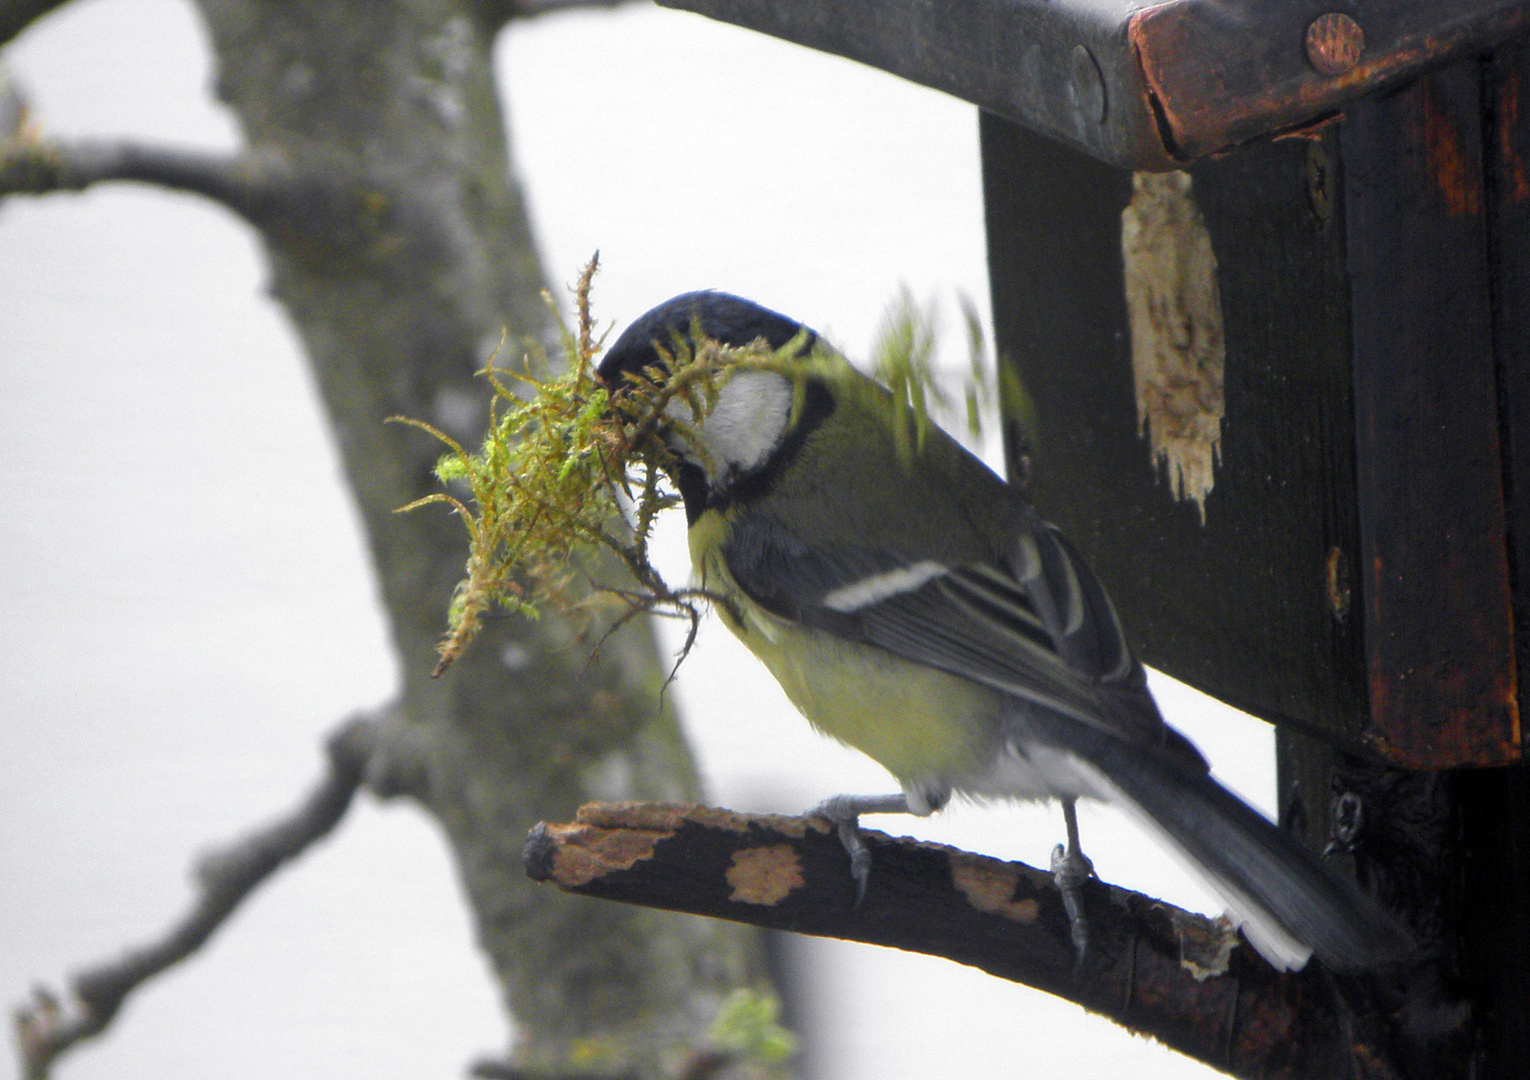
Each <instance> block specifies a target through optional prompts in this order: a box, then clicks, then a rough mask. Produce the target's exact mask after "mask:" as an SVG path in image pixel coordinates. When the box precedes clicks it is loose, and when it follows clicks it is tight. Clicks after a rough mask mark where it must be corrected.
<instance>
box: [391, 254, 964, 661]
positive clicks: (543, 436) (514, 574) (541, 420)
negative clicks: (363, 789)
mask: <svg viewBox="0 0 1530 1080" xmlns="http://www.w3.org/2000/svg"><path fill="white" fill-rule="evenodd" d="M598 263H599V256H598V255H597V256H596V258H594V259H591V260H590V263H589V265H588V266H586V267H585V269H584V272H583V273H582V274H581V275H580V277H579V281H578V284H577V285H576V286H575V290H574V295H575V303H576V313H577V314H576V319H577V321H576V324H575V326H574V327H573V328H572V329H570V328H569V326H568V325H567V324H566V323H565V322H564V321H563V319H562V318H561V316H559V315H558V313H557V309H556V307H554V308H553V311H554V317H555V318H557V320H558V327H559V331H560V337H561V341H562V351H563V358H564V363H563V370H562V374H560V375H558V376H556V377H548V378H538V377H537V376H536V375H534V374H533V373H532V365H531V362H530V359H529V358H527V359H525V360H524V361H523V364H522V370H521V371H513V370H509V369H505V368H496V367H494V366H493V358H492V357H491V358H490V364H489V366H488V367H486V368H485V370H484V371H483V375H484V376H485V378H486V379H487V381H488V383H489V387H490V389H491V394H492V397H491V401H490V424H489V430H488V434H487V435H486V436H485V438H484V442H483V445H482V446H481V447H480V448H479V449H478V450H477V451H470V450H468V449H466V448H465V447H463V446H462V445H461V444H460V443H458V442H457V441H456V440H454V439H452V438H451V436H449V435H447V434H445V433H444V432H442V431H440V430H439V429H437V428H435V427H433V426H432V425H430V424H427V423H425V422H423V421H420V420H415V419H410V418H407V417H394V418H393V419H394V420H395V421H396V422H399V423H404V424H409V425H411V426H413V427H417V428H420V429H422V430H424V431H427V432H429V433H430V434H431V435H433V436H434V437H435V438H437V439H439V440H441V442H442V443H443V444H445V445H446V447H447V449H448V452H447V453H446V454H445V455H443V456H442V458H441V460H440V461H439V462H438V463H437V465H436V470H435V472H436V477H437V479H439V480H440V481H441V482H442V484H443V485H446V486H448V487H453V488H456V489H458V490H459V491H460V490H461V489H462V488H465V489H466V492H465V495H464V496H463V497H459V495H458V494H454V493H452V492H437V493H435V494H432V495H427V496H425V497H424V498H422V499H417V500H415V501H414V502H412V503H410V504H409V505H408V506H405V507H402V508H401V510H403V511H410V510H416V509H418V508H420V507H423V506H429V505H433V504H436V503H441V504H444V505H446V506H449V507H450V508H451V509H452V510H454V511H455V512H456V513H457V515H458V516H459V517H460V518H461V519H462V522H463V525H464V526H465V527H466V529H467V533H468V541H469V553H468V560H467V567H466V575H465V577H464V578H463V580H462V581H461V582H460V583H459V584H458V586H457V589H456V591H455V593H454V594H453V597H452V603H451V607H450V610H449V612H448V630H447V633H446V635H445V637H444V638H443V640H442V642H441V644H440V646H439V647H438V652H439V654H440V661H439V662H438V663H437V665H436V668H435V672H434V674H436V675H440V674H441V673H442V672H444V671H445V670H446V669H447V668H448V667H449V666H450V665H451V664H452V663H453V661H455V660H456V659H457V658H458V657H459V656H461V655H462V652H463V650H464V649H466V648H467V646H468V644H469V642H471V640H472V639H473V637H474V635H475V634H476V633H477V632H478V631H479V629H480V628H481V627H482V624H483V619H484V617H485V616H486V615H487V614H488V613H489V612H490V611H491V610H492V609H494V608H496V607H499V608H504V609H507V610H509V611H510V612H512V613H516V614H521V615H526V616H529V617H532V618H535V617H536V615H537V608H538V605H539V604H542V603H549V602H550V603H556V604H559V605H560V606H565V607H567V606H569V605H580V604H590V603H595V602H599V601H600V600H601V599H606V600H612V599H614V600H615V601H617V602H618V603H619V605H620V606H621V607H622V608H623V611H622V613H621V614H620V616H619V617H618V618H617V619H616V620H615V621H614V622H613V623H612V625H611V626H610V629H609V630H607V633H610V632H611V631H614V630H615V629H616V628H618V627H620V626H621V625H622V624H624V623H625V622H627V621H628V620H629V619H631V618H633V617H634V616H636V615H638V614H641V613H645V612H651V613H654V614H659V615H667V616H671V617H676V618H683V619H685V620H687V621H688V622H689V624H690V630H689V634H688V636H687V639H686V643H685V645H684V647H683V648H682V650H681V659H683V658H684V656H685V655H686V654H687V653H688V652H689V650H690V647H691V645H692V644H693V643H694V641H695V638H696V632H697V629H698V627H699V625H700V619H701V615H702V613H703V611H704V609H705V605H706V604H707V602H708V601H711V600H715V599H717V597H714V596H712V595H710V594H709V593H707V592H706V591H705V590H704V589H700V588H695V587H690V586H687V587H679V588H677V587H674V586H671V585H670V584H669V583H668V582H667V581H665V580H664V578H663V576H662V575H661V574H660V573H659V571H658V570H657V569H656V568H655V567H654V565H653V563H652V561H651V560H650V558H649V542H650V539H651V537H652V533H653V527H654V523H655V519H656V518H657V517H658V515H659V513H660V512H661V511H663V510H665V509H668V508H669V507H671V506H674V505H676V504H677V503H679V502H680V496H679V495H678V494H677V493H676V492H675V491H674V490H673V488H672V486H671V484H670V483H669V479H668V476H669V471H670V468H671V466H672V465H673V464H674V453H675V451H674V449H673V447H675V446H684V447H685V449H686V450H687V451H688V452H689V453H692V454H694V455H695V456H696V457H698V458H699V459H701V460H702V461H705V460H706V449H705V447H704V445H703V444H702V442H701V439H700V436H699V430H700V426H701V424H702V423H703V422H704V421H705V420H706V417H707V416H708V414H709V413H710V412H711V410H712V408H713V407H714V406H715V405H716V404H717V398H718V394H719V392H720V391H721V390H722V388H723V387H724V386H725V385H727V383H728V381H729V380H730V379H731V378H733V377H734V376H735V375H736V374H738V373H739V372H740V371H771V372H775V373H776V374H779V375H781V376H783V377H785V378H787V379H789V380H791V381H792V383H793V386H794V387H795V394H794V404H793V409H794V411H795V410H796V409H800V408H801V407H802V403H803V402H804V401H805V394H806V382H807V378H808V376H809V375H811V374H812V373H813V372H814V371H815V370H820V368H819V365H820V364H821V363H824V362H827V360H826V356H827V354H820V353H817V352H816V351H815V352H814V353H810V354H806V355H804V354H803V352H802V350H803V345H804V342H805V341H806V337H807V332H806V331H804V332H803V334H801V335H799V336H798V337H797V338H796V339H794V340H793V341H791V342H788V343H787V344H786V345H784V346H783V347H782V348H780V349H774V350H773V349H771V348H770V347H769V346H768V345H767V344H766V343H765V342H764V341H757V342H754V343H752V344H750V345H745V346H742V347H730V346H725V345H722V344H720V343H718V342H716V341H713V340H710V339H708V338H706V337H705V336H704V335H702V334H701V333H700V329H699V327H693V328H692V334H691V340H689V341H681V340H677V341H674V342H669V343H665V342H658V343H656V344H657V346H658V349H659V353H660V356H661V358H662V360H663V363H662V364H660V365H656V366H654V367H650V368H649V369H648V370H646V371H644V372H642V373H641V374H636V375H632V374H629V375H627V377H626V382H625V383H624V384H623V385H622V386H616V387H611V386H606V385H605V384H604V383H602V382H601V380H600V379H599V377H598V376H597V375H596V358H597V357H598V356H599V354H600V351H601V348H602V345H603V343H604V339H603V338H597V337H596V336H595V333H594V321H593V319H592V317H591V315H590V284H591V281H592V279H593V278H594V275H595V270H596V268H597V266H598ZM548 303H549V306H553V305H552V302H551V299H550V298H549V299H548ZM969 325H970V327H972V328H974V332H975V333H977V334H978V337H977V338H975V339H974V340H976V341H979V342H980V340H981V334H980V331H976V330H975V327H976V316H975V315H970V316H969ZM666 346H667V347H666ZM816 348H821V346H817V347H815V349H816ZM933 350H934V327H933V315H932V314H930V313H928V312H924V311H920V310H919V309H918V308H917V307H916V306H915V305H914V304H913V302H912V300H911V299H910V298H909V296H908V294H907V292H906V291H905V292H904V294H903V297H902V305H901V307H899V308H895V309H894V312H893V313H892V314H891V315H890V316H889V318H888V320H887V321H886V323H885V328H884V330H883V334H882V342H881V344H879V345H878V347H877V350H876V352H877V355H878V357H879V359H878V362H877V369H876V370H877V373H878V375H879V376H880V377H881V378H882V379H883V381H884V382H885V383H886V384H887V385H888V386H889V388H890V389H891V390H892V391H893V393H894V395H895V397H896V400H897V401H898V403H899V404H898V406H897V407H898V415H899V418H900V423H899V432H900V435H899V437H900V439H902V440H903V441H904V442H907V441H908V440H909V438H910V435H912V439H913V445H914V446H919V445H922V444H923V441H924V438H925V435H926V432H927V431H928V426H929V424H930V422H931V421H930V419H929V415H928V414H929V407H930V403H931V402H932V401H934V402H936V403H938V404H941V405H944V404H945V402H946V401H947V398H946V396H945V394H944V393H943V392H942V391H941V390H940V389H939V387H938V385H937V383H936V380H935V377H934V375H933V374H932V371H931V367H930V358H931V356H932V354H933ZM974 355H976V353H975V354H974ZM976 363H977V361H976V360H974V364H975V365H976ZM975 370H976V367H975ZM984 392H985V393H986V391H984ZM974 400H975V399H974ZM974 409H975V406H974ZM599 552H607V553H609V554H611V555H614V556H615V557H616V558H617V559H618V560H620V562H621V563H622V564H623V566H625V568H626V569H627V571H628V573H629V574H630V575H631V581H630V582H628V583H626V584H624V585H620V586H617V585H612V584H610V583H602V582H599V581H595V580H592V579H590V578H589V577H588V575H587V573H586V571H587V568H589V567H591V566H592V565H593V563H592V556H593V555H594V554H596V553H599ZM581 578H582V579H584V582H585V584H587V585H588V586H589V590H588V591H585V590H576V589H575V587H574V586H575V584H576V582H577V581H579V580H580V579H581ZM576 592H578V593H579V594H580V595H582V596H583V597H584V599H581V600H575V599H573V598H574V596H575V594H576Z"/></svg>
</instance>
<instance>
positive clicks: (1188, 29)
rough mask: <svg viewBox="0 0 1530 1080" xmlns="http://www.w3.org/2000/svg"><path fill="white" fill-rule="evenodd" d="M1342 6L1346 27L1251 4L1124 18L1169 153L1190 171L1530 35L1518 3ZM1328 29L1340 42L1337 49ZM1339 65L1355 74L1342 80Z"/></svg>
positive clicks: (1281, 7) (1200, 3) (1185, 4)
mask: <svg viewBox="0 0 1530 1080" xmlns="http://www.w3.org/2000/svg"><path fill="white" fill-rule="evenodd" d="M1344 6H1345V7H1346V8H1347V9H1348V10H1349V11H1350V12H1351V13H1352V14H1351V15H1345V16H1342V20H1341V19H1340V18H1336V17H1335V16H1334V15H1333V14H1331V13H1330V14H1319V12H1320V11H1321V8H1320V7H1318V6H1315V5H1310V4H1292V3H1289V2H1287V3H1272V4H1269V5H1267V6H1266V5H1261V4H1258V3H1254V2H1252V0H1249V2H1244V3H1240V4H1237V5H1228V4H1219V3H1213V2H1210V0H1181V2H1175V3H1168V4H1163V5H1161V6H1159V7H1154V8H1149V9H1147V10H1144V11H1140V12H1137V13H1136V14H1134V15H1133V16H1131V19H1130V29H1129V32H1128V37H1129V39H1130V42H1131V48H1132V49H1133V51H1134V52H1135V53H1136V54H1137V57H1138V61H1139V63H1140V64H1141V66H1142V72H1143V78H1144V81H1145V83H1146V85H1147V88H1148V93H1149V94H1150V95H1151V98H1152V103H1153V106H1154V108H1155V110H1156V115H1157V116H1158V118H1159V120H1160V123H1161V124H1162V125H1163V128H1164V130H1163V131H1162V132H1161V134H1162V136H1163V138H1164V140H1165V143H1166V145H1167V146H1169V148H1170V151H1171V153H1173V154H1174V155H1175V156H1176V157H1177V158H1179V159H1180V160H1183V161H1192V160H1194V159H1196V158H1201V157H1205V156H1207V155H1209V154H1215V153H1217V152H1219V151H1223V150H1227V149H1229V148H1231V147H1233V146H1236V145H1238V144H1240V143H1244V142H1248V141H1249V140H1251V139H1256V138H1259V137H1261V136H1265V135H1270V134H1274V133H1276V132H1279V131H1282V130H1287V129H1290V128H1293V127H1299V126H1301V125H1303V124H1305V123H1307V122H1309V121H1311V120H1314V119H1316V118H1318V117H1320V116H1323V115H1324V114H1325V113H1332V112H1334V111H1335V110H1337V109H1339V108H1340V107H1342V106H1343V105H1344V103H1345V102H1347V101H1351V100H1353V99H1355V98H1358V97H1363V96H1365V95H1367V94H1370V93H1374V92H1375V91H1377V90H1382V89H1385V88H1387V87H1389V86H1393V85H1396V84H1398V83H1401V82H1403V81H1405V80H1407V79H1409V78H1410V77H1414V76H1417V75H1418V74H1420V73H1422V72H1423V71H1424V70H1425V69H1427V68H1431V67H1434V66H1437V65H1439V64H1442V63H1445V62H1447V61H1449V60H1452V59H1455V58H1457V57H1460V56H1464V55H1467V54H1469V53H1472V52H1479V51H1487V50H1488V49H1490V48H1492V47H1493V46H1495V45H1498V44H1501V43H1502V42H1505V41H1508V40H1510V39H1512V38H1515V37H1518V36H1520V35H1523V34H1525V33H1527V32H1530V3H1527V2H1525V0H1410V2H1408V3H1394V2H1390V0H1370V2H1367V3H1355V4H1346V5H1344ZM1301 9H1310V11H1302V10H1301ZM1294 14H1295V15H1298V17H1297V18H1293V15H1294ZM1336 24H1337V25H1338V26H1340V27H1342V28H1343V29H1346V30H1347V31H1348V35H1346V36H1345V37H1344V38H1341V39H1339V40H1338V41H1336V40H1335V38H1334V36H1333V28H1334V27H1335V25H1336ZM1325 46H1326V47H1325ZM1351 49H1352V50H1354V51H1353V52H1350V51H1349V50H1351ZM1335 52H1337V53H1338V54H1339V55H1337V56H1336V55H1335ZM1346 63H1352V65H1353V66H1349V67H1348V68H1347V69H1344V66H1345V64H1346ZM1320 69H1327V70H1330V71H1334V72H1335V73H1334V74H1326V75H1325V74H1322V73H1321V72H1320ZM1123 164H1124V163H1123Z"/></svg>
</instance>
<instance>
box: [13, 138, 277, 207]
mask: <svg viewBox="0 0 1530 1080" xmlns="http://www.w3.org/2000/svg"><path fill="white" fill-rule="evenodd" d="M0 149H3V150H4V151H5V152H4V153H0V196H5V195H46V194H51V193H53V192H59V191H84V190H85V189H86V188H88V187H90V186H92V185H94V184H99V183H102V182H104V181H109V180H132V181H138V182H141V183H146V184H156V185H158V186H160V187H164V188H169V189H171V190H173V191H186V192H191V193H192V194H196V195H203V196H206V197H207V198H209V199H212V200H213V201H215V202H218V203H222V204H223V205H224V206H227V207H228V208H229V209H231V210H233V211H235V212H236V213H238V214H240V215H241V216H243V217H247V218H248V217H252V216H253V215H254V214H255V212H256V211H257V209H258V208H259V207H261V206H262V205H263V204H265V203H268V202H269V201H270V199H271V196H272V193H273V192H274V191H275V190H277V188H278V187H279V186H280V185H285V184H290V183H291V182H292V176H291V174H290V172H289V171H288V170H286V169H283V168H281V167H280V166H279V165H277V164H276V163H275V162H273V161H269V160H257V159H256V158H255V157H253V156H245V155H230V154H210V153H205V152H202V151H197V150H185V149H180V148H177V147H168V146H145V145H142V144H140V143H133V142H127V141H121V140H95V139H92V140H81V141H79V142H54V141H51V140H43V139H36V140H28V139H25V138H23V139H21V140H19V141H16V142H13V143H10V144H9V145H7V144H5V143H4V142H0Z"/></svg>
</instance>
